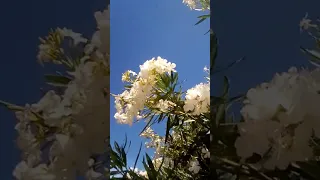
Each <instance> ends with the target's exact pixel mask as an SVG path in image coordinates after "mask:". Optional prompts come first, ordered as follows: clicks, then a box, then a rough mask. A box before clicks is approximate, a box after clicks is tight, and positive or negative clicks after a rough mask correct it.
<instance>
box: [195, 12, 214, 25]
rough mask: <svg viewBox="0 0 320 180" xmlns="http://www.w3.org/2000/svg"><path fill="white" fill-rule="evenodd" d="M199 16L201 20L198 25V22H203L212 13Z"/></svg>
mask: <svg viewBox="0 0 320 180" xmlns="http://www.w3.org/2000/svg"><path fill="white" fill-rule="evenodd" d="M198 18H199V19H200V20H199V21H198V22H197V23H196V24H195V25H198V24H200V23H202V22H203V21H204V20H206V19H208V18H210V14H207V15H202V16H199V17H198Z"/></svg>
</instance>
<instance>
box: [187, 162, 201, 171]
mask: <svg viewBox="0 0 320 180" xmlns="http://www.w3.org/2000/svg"><path fill="white" fill-rule="evenodd" d="M190 166H191V167H190V168H189V171H191V172H193V173H195V174H197V173H198V172H199V171H200V169H201V167H200V165H199V162H198V160H193V161H191V162H190Z"/></svg>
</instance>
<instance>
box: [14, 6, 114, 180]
mask: <svg viewBox="0 0 320 180" xmlns="http://www.w3.org/2000/svg"><path fill="white" fill-rule="evenodd" d="M108 14H109V11H108V10H104V11H103V12H96V13H95V18H96V21H97V29H98V31H103V33H105V32H108V28H109V25H108V24H109V22H110V19H109V15H108ZM95 34H96V36H94V37H93V38H92V39H91V40H90V41H88V40H87V39H85V38H83V37H82V35H81V34H80V33H75V32H73V31H72V30H70V29H67V28H62V29H61V28H57V30H56V31H54V32H51V33H50V34H49V36H48V37H47V38H46V40H43V39H42V40H41V43H42V44H41V45H40V46H39V48H40V49H39V54H38V58H39V59H38V60H39V61H44V62H48V61H53V62H55V63H56V64H64V65H67V66H68V67H73V68H72V69H73V70H74V71H73V72H67V73H68V74H69V79H70V81H69V83H68V84H66V85H61V86H60V87H61V90H59V92H56V91H53V90H50V91H48V92H46V93H45V95H44V96H43V97H42V98H41V99H40V101H39V102H37V103H34V104H32V105H28V104H27V105H26V106H25V107H21V108H20V109H19V110H17V111H16V112H15V114H16V118H17V119H18V120H19V122H18V124H17V125H16V126H15V129H16V130H17V131H18V134H19V136H18V139H17V144H18V147H19V148H20V149H21V150H22V157H23V161H22V162H21V163H19V164H18V165H17V166H16V168H15V170H14V171H13V176H14V177H15V178H16V179H17V180H29V179H30V180H44V179H48V180H50V179H52V180H60V179H65V180H68V179H69V180H74V179H76V176H77V174H78V173H79V174H80V175H83V176H84V175H86V177H87V179H96V178H98V177H99V175H102V174H101V172H96V171H95V169H94V167H92V166H93V165H92V163H91V164H90V163H89V165H88V163H87V161H88V159H89V158H90V157H91V156H92V155H93V154H102V153H104V152H105V150H106V144H105V140H106V139H107V136H108V135H107V133H106V129H109V127H108V125H109V124H108V123H106V119H107V118H108V113H107V112H106V110H105V108H106V107H108V104H109V102H108V101H106V99H105V97H104V94H103V91H102V90H103V88H104V87H105V86H106V85H107V84H108V81H106V80H107V79H108V78H106V76H108V75H105V74H104V73H101V71H99V70H100V69H97V67H99V68H100V67H105V66H107V60H108V53H109V48H108V42H109V39H108V38H109V37H108V36H99V35H97V33H95ZM64 37H69V38H71V40H72V41H73V44H72V45H71V48H73V47H75V46H77V45H78V44H79V43H86V47H85V48H84V49H82V51H84V52H80V54H84V56H83V57H79V59H77V60H74V59H72V58H71V57H68V60H67V61H66V59H64V56H60V55H64V53H65V52H64V49H62V47H59V46H60V45H61V44H59V43H61V41H62V40H63V38H64ZM97 37H98V39H95V38H97ZM98 40H99V42H98ZM89 46H91V47H92V48H91V49H90V52H89V51H88V48H89ZM77 48H78V47H77ZM77 50H78V49H77ZM52 52H55V53H52ZM57 54H59V55H57ZM59 58H60V59H59ZM101 74H103V75H101ZM51 85H55V84H51ZM92 139H94V140H95V141H92Z"/></svg>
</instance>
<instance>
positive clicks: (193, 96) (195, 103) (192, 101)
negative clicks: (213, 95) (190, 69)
mask: <svg viewBox="0 0 320 180" xmlns="http://www.w3.org/2000/svg"><path fill="white" fill-rule="evenodd" d="M183 109H184V111H185V112H190V114H192V115H200V114H201V113H207V112H209V110H210V82H209V83H206V84H204V83H200V84H198V85H196V86H195V87H193V88H191V89H189V90H188V91H187V94H186V100H185V104H184V106H183Z"/></svg>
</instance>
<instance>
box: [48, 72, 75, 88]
mask: <svg viewBox="0 0 320 180" xmlns="http://www.w3.org/2000/svg"><path fill="white" fill-rule="evenodd" d="M44 77H45V80H46V82H47V83H48V84H50V85H52V86H56V87H65V86H66V85H67V84H68V83H69V82H70V81H71V79H70V78H68V77H66V76H61V75H50V74H48V75H45V76H44Z"/></svg>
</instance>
